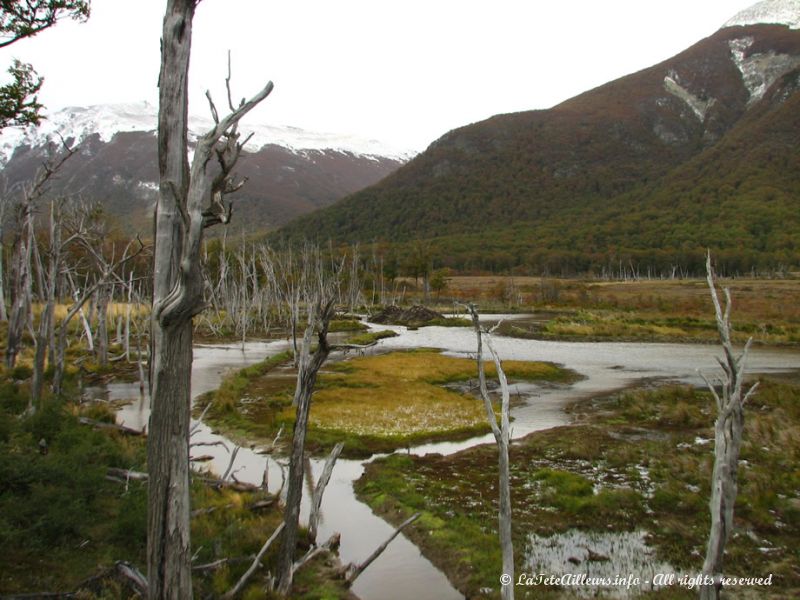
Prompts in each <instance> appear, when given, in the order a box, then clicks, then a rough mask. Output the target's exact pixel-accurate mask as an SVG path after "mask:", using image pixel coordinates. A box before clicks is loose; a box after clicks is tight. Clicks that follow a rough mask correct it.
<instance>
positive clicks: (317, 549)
mask: <svg viewBox="0 0 800 600" xmlns="http://www.w3.org/2000/svg"><path fill="white" fill-rule="evenodd" d="M341 539H342V536H341V535H340V534H338V533H334V534H333V535H332V536H331V537H329V538H328V540H327V541H326V542H325V543H324V544H322V545H321V546H314V547H313V548H310V549H309V550H308V552H306V553H305V554H304V555H303V558H301V559H300V560H298V561H297V562H296V563H294V566H292V573H297V571H299V570H300V568H301V567H302V566H304V565H306V564H307V563H309V562H310V561H311V560H313V559H314V557H315V556H317V555H319V554H321V553H322V552H325V551H328V550H333V549H336V548H338V547H339V542H340V541H341Z"/></svg>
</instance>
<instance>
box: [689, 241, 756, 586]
mask: <svg viewBox="0 0 800 600" xmlns="http://www.w3.org/2000/svg"><path fill="white" fill-rule="evenodd" d="M706 280H707V282H708V287H709V290H710V291H711V300H712V302H713V303H714V314H715V317H716V321H717V331H718V332H719V339H720V344H721V345H722V350H723V353H724V355H725V356H724V359H717V360H718V362H719V364H720V366H721V367H722V376H721V377H719V378H718V379H717V380H716V381H715V382H712V381H710V380H708V379H707V378H706V377H705V376H704V375H702V374H701V375H702V377H703V379H704V380H705V382H706V384H707V386H708V388H709V390H711V394H712V395H713V396H714V401H715V403H716V406H717V418H716V420H715V421H714V468H713V472H712V475H711V500H710V502H709V508H710V510H711V531H710V533H709V536H708V545H707V547H706V556H705V560H704V561H703V575H704V576H706V577H709V578H711V579H713V583H712V584H710V585H702V586H700V598H701V600H716V599H717V598H719V594H720V590H721V589H722V573H723V559H724V554H725V545H726V544H727V542H728V539H729V538H730V536H731V533H732V532H733V507H734V504H735V503H736V494H737V489H738V480H737V475H738V473H737V472H738V465H739V451H740V449H741V447H742V433H743V430H744V404H745V403H746V402H747V400H748V399H749V398H750V396H751V395H752V394H753V392H754V391H755V390H756V387H757V386H758V383H755V384H753V385H752V386H750V388H749V389H748V390H747V391H746V392H745V391H744V369H745V363H746V360H747V352H748V350H749V349H750V342H751V341H752V338H750V339H748V340H747V343H746V344H745V347H744V350H743V351H742V353H741V354H740V355H739V356H737V355H736V353H735V352H734V348H733V343H732V342H731V321H730V315H731V294H730V290H728V288H724V289H723V292H724V294H725V306H724V308H723V307H722V305H721V304H720V300H719V295H718V293H717V286H716V276H715V274H714V268H713V267H712V265H711V253H710V252H709V254H708V257H707V258H706ZM715 383H716V384H717V385H718V386H719V391H718V390H717V385H715Z"/></svg>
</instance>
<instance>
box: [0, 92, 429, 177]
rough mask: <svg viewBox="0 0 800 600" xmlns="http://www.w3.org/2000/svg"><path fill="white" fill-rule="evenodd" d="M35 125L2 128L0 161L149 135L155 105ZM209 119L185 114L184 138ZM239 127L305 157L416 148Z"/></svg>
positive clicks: (58, 117)
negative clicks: (25, 151)
mask: <svg viewBox="0 0 800 600" xmlns="http://www.w3.org/2000/svg"><path fill="white" fill-rule="evenodd" d="M45 116H46V119H45V120H43V121H42V123H41V125H39V126H38V127H26V128H22V127H8V128H6V129H4V130H3V132H2V135H0V164H5V163H6V162H7V161H8V159H9V158H10V157H11V155H12V154H13V152H14V150H15V149H16V148H17V147H18V146H21V145H25V146H29V147H36V146H42V145H45V144H47V143H48V142H53V143H57V144H60V143H61V140H60V138H59V135H60V136H61V137H63V138H64V139H65V140H70V139H72V140H73V144H77V143H80V142H82V141H83V140H85V139H86V138H87V137H89V136H91V135H93V134H97V135H99V136H100V139H101V140H102V141H103V142H109V141H110V140H111V139H112V138H113V137H114V136H115V135H116V134H117V133H120V132H129V131H142V132H145V133H152V134H154V135H155V133H156V128H157V123H158V109H157V107H156V106H155V105H153V104H150V103H148V102H133V103H126V104H107V105H105V104H104V105H95V106H86V107H69V108H64V109H62V110H59V111H56V112H53V113H51V114H46V115H45ZM213 125H214V123H213V121H212V120H211V118H206V117H193V116H190V117H189V140H190V141H191V142H196V141H197V139H198V138H199V137H200V136H201V135H202V134H204V133H205V132H206V131H208V130H210V129H211V128H212V127H213ZM239 131H240V132H241V133H242V134H243V138H244V137H246V136H247V135H249V134H250V133H252V134H253V136H252V138H251V139H250V141H249V142H248V143H247V145H246V146H245V150H247V151H250V152H256V151H258V150H260V149H261V148H263V147H264V146H267V145H270V144H273V145H276V146H281V147H283V148H286V149H288V150H289V151H291V152H294V153H295V154H298V155H302V156H306V157H307V156H309V153H313V152H314V151H317V152H321V151H335V152H345V153H349V154H353V155H355V156H361V157H364V158H367V159H369V160H375V161H378V160H380V159H381V158H391V159H395V160H400V161H407V160H410V159H411V158H413V157H414V156H415V154H416V152H413V151H410V150H403V149H397V148H392V147H389V146H387V145H386V144H383V143H381V142H379V141H377V140H374V139H364V138H360V137H358V136H354V135H339V134H331V133H315V132H310V131H305V130H303V129H299V128H297V127H287V126H277V125H265V124H251V123H247V122H246V121H245V122H243V123H241V124H240V126H239Z"/></svg>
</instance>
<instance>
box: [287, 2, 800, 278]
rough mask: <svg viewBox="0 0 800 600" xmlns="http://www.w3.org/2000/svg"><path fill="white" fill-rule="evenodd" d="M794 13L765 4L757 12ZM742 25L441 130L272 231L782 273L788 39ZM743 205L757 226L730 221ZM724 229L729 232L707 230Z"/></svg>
mask: <svg viewBox="0 0 800 600" xmlns="http://www.w3.org/2000/svg"><path fill="white" fill-rule="evenodd" d="M796 3H797V2H796V0H781V1H778V2H776V1H775V0H772V1H771V2H767V3H766V4H768V5H770V6H768V7H767V8H770V9H771V10H770V11H767V13H768V14H770V15H772V14H774V13H775V10H774V9H775V8H776V7H778V8H785V7H786V5H789V6H790V8H791V6H792V5H794V4H796ZM760 4H764V3H760ZM754 8H755V7H754ZM756 12H757V11H756ZM763 15H764V12H763V11H762V12H761V13H760V17H759V18H762V19H763V18H765V17H764V16H763ZM766 18H768V19H769V17H766ZM750 20H752V19H751V18H749V17H748V16H747V15H743V16H742V17H741V19H740V21H741V22H744V23H748V24H746V25H744V26H740V25H733V26H730V27H725V28H723V29H722V30H720V31H718V32H717V33H716V34H714V35H712V36H710V37H709V38H706V39H705V40H702V41H700V42H699V43H697V44H695V45H694V46H692V47H691V48H689V49H687V50H686V51H684V52H682V53H681V54H679V55H677V56H675V57H673V58H671V59H669V60H667V61H664V62H662V63H660V64H658V65H655V66H653V67H651V68H648V69H645V70H643V71H640V72H638V73H634V74H631V75H628V76H626V77H623V78H621V79H618V80H616V81H613V82H610V83H608V84H605V85H603V86H600V87H598V88H596V89H594V90H590V91H588V92H586V93H584V94H581V95H579V96H577V97H575V98H573V99H570V100H568V101H566V102H564V103H562V104H560V105H558V106H555V107H553V108H552V109H549V110H539V111H528V112H522V113H515V114H508V115H498V116H495V117H492V118H490V119H488V120H486V121H483V122H480V123H476V124H473V125H469V126H466V127H463V128H460V129H457V130H454V131H451V132H450V133H448V134H446V135H445V136H444V137H442V138H441V139H440V140H438V141H437V142H435V143H434V144H432V145H431V146H430V147H429V148H428V149H427V150H426V151H425V152H424V153H422V154H420V155H419V156H417V157H416V158H415V159H414V160H412V161H411V162H410V163H408V164H407V165H405V166H404V167H403V168H401V169H399V170H398V171H397V172H395V173H394V174H392V175H391V176H389V177H387V178H386V179H385V180H383V181H381V182H380V183H379V184H377V185H375V186H372V187H370V188H368V189H365V190H363V191H361V192H359V193H356V194H354V195H352V196H350V197H348V198H346V199H345V200H343V201H341V202H339V203H337V204H335V205H334V206H332V207H330V208H328V209H325V210H322V211H319V212H318V213H313V214H311V215H307V216H305V217H302V218H300V219H298V220H297V221H295V222H293V223H292V224H290V225H289V226H288V227H286V228H285V229H284V230H283V233H284V235H286V236H288V237H301V236H303V235H307V234H308V232H315V234H316V235H317V236H319V237H321V238H323V239H325V238H328V237H330V238H333V239H337V240H342V241H357V240H358V241H371V240H375V239H382V240H391V241H395V242H407V241H408V240H411V239H414V238H423V239H428V240H432V241H431V244H432V246H433V248H434V250H436V251H438V253H439V260H440V262H441V263H442V264H450V265H451V266H456V267H462V268H463V267H467V268H507V267H509V266H514V265H527V266H528V267H530V268H534V269H551V268H552V269H557V268H558V267H557V266H556V265H560V266H561V267H563V268H566V269H567V270H570V269H581V270H584V269H587V268H590V269H591V268H599V266H600V265H603V264H608V263H609V262H611V261H614V262H616V261H617V260H619V259H621V257H622V255H623V254H625V255H626V256H636V257H639V258H642V260H646V261H648V264H655V263H659V264H660V263H661V262H664V261H667V262H669V261H673V260H682V261H684V262H685V260H687V251H688V250H691V252H689V254H691V256H692V257H693V256H695V255H698V254H699V253H700V252H701V251H702V248H704V247H705V246H706V245H714V246H715V247H723V248H726V249H727V250H736V249H739V251H740V253H741V254H743V255H744V254H748V249H752V250H751V251H749V254H750V255H751V258H753V257H755V258H753V260H756V259H757V260H762V259H764V256H763V254H764V253H771V254H773V255H774V256H772V258H771V259H770V260H773V259H774V260H773V262H774V261H783V260H788V259H789V258H791V262H793V263H795V264H796V263H797V262H798V257H799V256H800V254H798V249H800V238H798V234H797V233H796V232H797V231H798V229H797V228H795V229H794V230H792V229H791V228H790V225H791V224H793V223H795V222H796V220H795V219H794V218H792V217H791V215H793V214H796V209H797V203H798V202H797V201H798V193H799V192H800V187H798V182H797V175H796V174H797V173H798V170H797V168H796V166H797V161H798V145H797V143H796V140H797V139H800V124H798V122H797V118H796V115H797V114H798V112H799V111H798V110H797V95H798V90H797V74H798V69H799V68H800V31H797V30H795V29H791V28H790V27H787V26H785V25H776V24H749V21H750ZM776 20H777V19H776ZM762 180H763V181H768V182H769V187H770V189H769V190H768V189H767V188H766V187H765V184H762V183H760V182H762ZM723 185H727V186H730V189H728V188H725V189H726V192H725V193H724V194H723V193H722V192H719V193H717V192H716V191H714V189H715V188H716V187H717V186H723ZM698 195H700V196H702V198H703V202H700V203H698V201H697V197H698ZM723 196H724V197H723ZM770 198H771V199H770ZM745 205H746V206H747V210H745V208H744V207H745ZM792 210H794V213H792ZM753 211H756V212H758V213H759V215H758V220H761V221H765V222H769V223H770V224H771V225H770V227H766V226H765V227H762V228H760V229H759V228H748V227H743V226H742V224H741V223H742V222H743V221H744V220H746V219H749V220H750V221H751V222H752V221H753V218H754V216H753V215H752V214H751V213H752V212H753ZM706 217H708V218H711V219H712V222H711V223H710V224H709V223H708V222H707V221H705V220H704V219H705V218H706ZM734 225H735V228H734V229H735V230H736V231H737V232H739V233H741V236H740V237H736V236H734V235H728V234H722V233H720V232H719V231H717V229H719V228H723V227H728V228H731V227H734ZM776 240H783V241H782V242H781V243H780V244H778V242H777V241H776ZM472 248H479V249H480V252H478V251H475V250H473V249H472ZM626 253H627V254H626ZM631 253H633V254H631ZM493 255H502V259H496V256H495V258H492V256H493ZM659 255H661V258H662V259H663V261H662V260H660V259H659V260H656V258H657V257H658V256H659ZM756 255H758V256H756ZM731 256H733V254H731ZM565 257H573V258H570V259H569V260H567V259H566V258H565ZM580 257H582V258H580ZM757 260H756V262H757ZM751 262H752V261H751ZM577 263H580V264H577ZM748 264H750V263H748ZM565 265H566V266H565Z"/></svg>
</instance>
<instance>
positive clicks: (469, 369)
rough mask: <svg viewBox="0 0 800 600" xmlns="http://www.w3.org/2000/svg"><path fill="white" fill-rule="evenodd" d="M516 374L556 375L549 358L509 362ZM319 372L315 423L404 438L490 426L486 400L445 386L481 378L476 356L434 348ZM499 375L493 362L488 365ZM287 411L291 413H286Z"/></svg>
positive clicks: (512, 374) (508, 368) (527, 376)
mask: <svg viewBox="0 0 800 600" xmlns="http://www.w3.org/2000/svg"><path fill="white" fill-rule="evenodd" d="M504 366H505V368H506V371H507V372H508V375H509V377H511V378H513V379H540V378H544V377H554V378H557V377H559V375H560V374H561V373H562V371H560V370H559V369H557V368H556V367H554V366H552V365H548V364H545V363H534V362H522V361H508V362H507V363H504ZM331 371H332V372H329V373H324V374H322V375H321V376H320V381H319V389H318V390H317V392H315V394H314V403H313V404H312V408H311V414H310V417H309V419H310V424H311V425H312V427H315V428H317V429H321V430H338V431H346V432H348V433H353V434H356V435H371V436H380V437H402V436H414V435H421V434H429V433H442V432H447V431H458V430H465V429H469V428H475V427H480V426H483V425H486V412H485V409H484V407H483V403H482V402H481V401H480V400H478V399H476V398H474V397H473V396H470V395H468V394H464V393H460V392H458V391H455V390H452V389H448V388H446V387H443V385H442V384H445V383H448V382H457V381H465V380H467V379H470V378H475V377H477V368H476V365H475V361H473V360H468V359H465V358H456V357H451V356H445V355H443V354H440V353H438V352H435V351H426V350H423V351H415V352H393V353H390V354H382V355H377V356H368V357H359V358H354V359H352V360H349V361H346V362H342V363H337V364H335V365H333V367H332V368H331ZM487 375H488V376H489V377H492V376H494V366H493V365H487ZM287 416H288V414H287Z"/></svg>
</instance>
